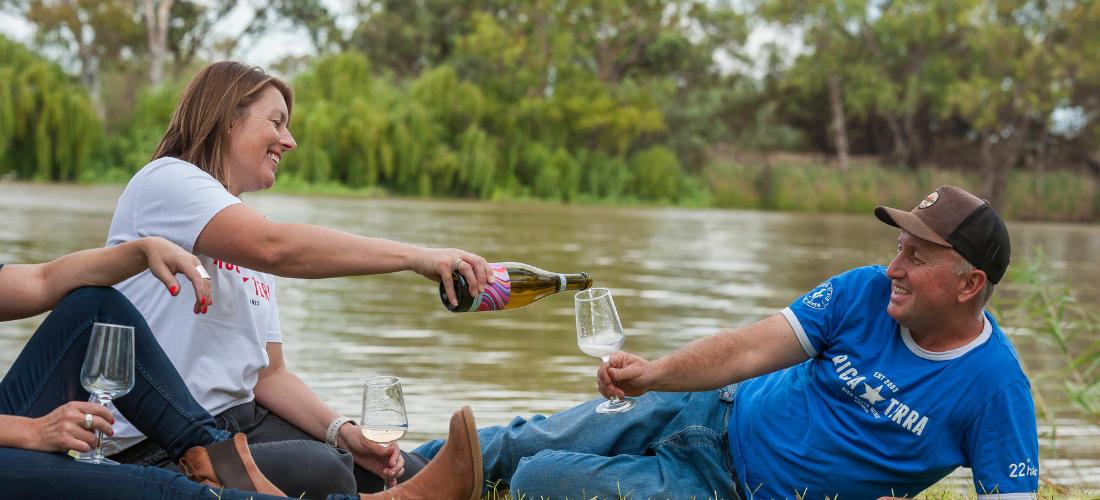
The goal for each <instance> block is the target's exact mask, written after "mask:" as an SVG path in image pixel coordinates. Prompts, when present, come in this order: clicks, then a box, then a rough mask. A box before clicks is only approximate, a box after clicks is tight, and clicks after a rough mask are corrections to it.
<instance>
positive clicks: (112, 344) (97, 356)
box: [76, 323, 134, 465]
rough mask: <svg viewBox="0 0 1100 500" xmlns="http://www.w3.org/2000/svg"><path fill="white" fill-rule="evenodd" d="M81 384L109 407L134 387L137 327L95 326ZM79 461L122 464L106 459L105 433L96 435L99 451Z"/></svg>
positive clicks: (102, 324)
mask: <svg viewBox="0 0 1100 500" xmlns="http://www.w3.org/2000/svg"><path fill="white" fill-rule="evenodd" d="M80 383H81V384H82V385H83V386H84V389H85V390H86V391H88V392H89V393H91V394H92V395H93V396H95V398H96V399H98V400H99V403H100V404H102V405H103V406H107V405H108V404H110V403H111V401H112V400H114V399H115V398H118V397H120V396H123V395H125V394H127V393H129V392H130V390H131V389H133V388H134V327H132V326H123V325H112V324H108V323H94V324H93V325H92V338H91V339H90V340H89V342H88V353H87V354H86V355H85V356H84V366H83V368H81V370H80ZM76 460H77V461H78V462H85V463H90V464H108V465H118V462H115V461H114V460H110V459H107V458H104V457H103V434H102V433H100V432H96V443H95V450H93V451H92V453H91V455H88V456H81V457H80V458H77V459H76Z"/></svg>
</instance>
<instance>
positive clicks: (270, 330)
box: [267, 279, 283, 344]
mask: <svg viewBox="0 0 1100 500" xmlns="http://www.w3.org/2000/svg"><path fill="white" fill-rule="evenodd" d="M268 295H269V297H270V298H271V313H270V314H271V317H270V318H269V319H268V320H267V341H268V342H269V343H270V342H274V343H276V344H282V343H283V326H282V324H280V323H279V303H278V302H276V301H275V280H274V279H272V280H271V290H270V291H269V292H268Z"/></svg>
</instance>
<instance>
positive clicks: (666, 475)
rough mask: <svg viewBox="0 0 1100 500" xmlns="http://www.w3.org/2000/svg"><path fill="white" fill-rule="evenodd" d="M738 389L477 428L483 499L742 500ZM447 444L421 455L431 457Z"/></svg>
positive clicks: (649, 397) (592, 404)
mask: <svg viewBox="0 0 1100 500" xmlns="http://www.w3.org/2000/svg"><path fill="white" fill-rule="evenodd" d="M736 390H737V386H736V385H731V386H727V387H725V388H722V389H720V390H718V391H709V392H692V393H686V392H680V393H670V392H664V393H659V392H651V393H648V394H645V395H643V396H641V397H639V398H636V399H637V400H638V405H637V406H636V407H634V409H632V410H630V411H628V412H626V413H620V414H617V415H600V414H598V413H596V411H595V408H596V405H597V404H599V403H600V402H601V401H603V400H602V399H597V400H594V401H589V402H587V403H584V404H582V405H580V406H577V407H574V408H571V409H569V410H566V411H563V412H561V413H556V414H554V415H551V416H550V417H543V416H541V415H536V416H534V417H532V418H531V420H524V419H522V418H519V417H516V419H515V420H513V421H512V423H510V424H508V425H506V426H499V427H487V428H483V429H479V430H478V439H480V441H481V452H482V460H483V463H484V466H485V479H486V482H487V484H486V487H485V490H484V491H483V493H484V492H487V491H488V489H489V485H490V484H492V483H493V482H496V481H503V482H505V483H507V484H508V485H509V486H510V491H511V494H512V498H547V499H564V498H573V499H576V498H600V499H603V498H623V497H627V495H629V497H630V498H696V499H699V500H703V499H708V498H710V499H721V500H741V499H742V498H743V496H742V495H741V492H740V488H739V486H738V485H737V483H738V481H737V473H736V472H735V471H734V468H733V457H732V456H731V454H730V445H729V438H728V436H727V434H726V426H727V424H728V423H729V418H730V414H731V412H732V410H733V396H734V393H735V392H736ZM442 445H443V440H436V441H431V442H429V443H426V444H424V445H423V446H421V447H420V448H417V449H416V450H415V451H416V452H417V453H420V454H422V455H424V456H426V457H428V458H429V459H431V458H432V457H434V456H435V454H436V453H438V452H439V448H440V447H441V446H442Z"/></svg>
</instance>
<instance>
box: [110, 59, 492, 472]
mask: <svg viewBox="0 0 1100 500" xmlns="http://www.w3.org/2000/svg"><path fill="white" fill-rule="evenodd" d="M293 100H294V95H293V91H292V90H291V89H290V87H289V86H288V85H287V84H286V83H284V82H282V81H280V80H279V79H277V78H275V77H272V76H271V75H268V74H267V73H265V72H263V71H262V70H260V69H259V68H255V67H251V66H247V65H244V64H241V63H237V62H232V61H226V62H220V63H215V64H212V65H210V66H207V67H206V68H204V69H203V70H202V71H200V72H199V73H198V74H197V75H196V76H195V77H194V78H193V79H192V80H191V82H190V83H189V84H188V86H187V88H186V90H184V92H183V94H182V96H181V98H180V102H179V104H178V105H177V107H176V110H175V113H174V114H173V116H172V121H171V123H170V124H169V127H168V131H167V132H166V133H165V135H164V138H163V139H161V142H160V144H159V145H158V146H157V149H156V152H155V153H154V154H153V161H152V162H150V163H149V164H148V165H146V166H145V167H144V168H142V169H141V170H140V171H139V172H138V173H137V174H136V175H135V176H134V177H133V179H131V180H130V183H129V184H128V185H127V186H126V190H125V191H124V192H123V194H122V196H121V197H120V198H119V202H118V208H117V209H116V211H115V215H114V219H113V220H112V222H111V230H110V234H109V235H108V241H107V245H108V246H111V245H117V244H120V243H123V242H126V241H130V240H134V239H137V238H140V237H143V236H161V237H163V238H167V239H168V240H171V241H173V242H175V243H176V244H178V245H179V246H181V247H183V248H184V249H186V250H188V251H191V252H193V253H194V254H196V255H198V256H199V259H200V261H201V262H202V265H203V267H205V268H206V271H207V272H208V273H209V274H210V277H211V286H212V288H213V293H214V296H216V297H218V301H217V302H216V303H214V304H206V305H202V304H200V305H199V306H197V307H198V308H200V309H203V310H207V309H208V310H209V311H210V312H211V313H214V312H215V311H216V312H217V314H205V315H195V314H193V313H194V312H195V309H194V308H193V307H192V306H191V305H189V304H186V303H184V301H183V300H182V299H181V300H175V299H174V298H172V297H165V296H164V294H162V293H161V294H154V293H149V292H150V291H151V290H153V289H154V288H155V287H157V286H159V282H158V281H157V280H156V278H155V277H153V276H152V275H150V274H149V273H148V272H146V273H143V274H140V275H138V276H135V277H134V278H131V279H129V280H127V281H125V282H123V283H120V284H119V285H117V287H116V288H118V290H120V291H121V292H122V293H123V294H125V295H126V296H127V297H128V298H129V299H130V300H131V301H132V302H133V303H134V305H135V306H136V307H137V308H138V310H139V311H140V312H141V313H142V315H144V316H145V318H146V319H147V321H148V323H149V326H150V327H151V329H152V331H153V334H154V335H155V336H156V337H157V340H158V341H159V342H160V343H161V345H162V347H163V348H164V351H165V352H166V353H167V354H168V357H169V358H170V359H171V360H172V363H173V364H174V365H175V366H176V369H177V370H178V371H179V372H180V374H181V375H182V376H183V379H184V380H185V381H186V382H187V386H188V388H189V389H190V390H191V393H192V394H193V395H194V396H195V398H196V399H197V400H198V401H199V403H201V404H202V405H203V407H205V408H206V409H207V410H208V411H210V413H211V414H214V415H215V418H216V419H217V421H218V425H219V426H220V427H225V428H229V429H231V430H233V431H239V432H243V433H245V434H246V435H247V436H248V438H249V440H250V442H253V443H263V442H271V441H288V440H295V439H314V440H319V441H325V442H328V443H329V444H330V445H332V446H333V447H334V448H335V447H337V446H338V447H339V448H343V449H346V450H349V451H350V452H351V454H352V456H353V458H354V462H355V464H356V467H355V476H356V480H357V483H358V487H359V491H360V492H364V491H376V490H378V489H381V488H382V486H383V480H382V479H380V477H382V478H385V480H386V481H387V482H389V483H391V484H395V483H396V482H397V481H396V479H397V478H401V479H402V481H404V480H405V479H407V478H409V477H411V476H412V475H413V474H415V471H416V470H419V468H422V467H423V466H424V465H425V464H426V460H425V459H424V458H423V457H421V456H419V455H415V454H411V455H410V454H406V453H404V452H400V451H399V450H398V448H397V446H396V445H394V446H390V447H388V448H383V447H381V446H379V445H377V444H375V443H373V442H370V441H368V440H367V439H366V438H364V437H363V435H362V433H361V432H360V431H359V429H358V428H357V427H356V426H355V425H345V424H346V423H348V420H347V419H346V418H344V417H341V415H340V414H339V413H337V412H336V411H335V410H333V409H332V408H331V407H329V406H328V405H326V404H325V403H324V402H323V401H322V400H321V399H320V397H318V396H317V394H316V393H314V392H313V390H311V389H310V388H309V387H308V386H306V384H305V383H304V382H302V380H301V379H299V378H298V377H297V376H296V375H294V374H293V373H291V372H290V371H288V370H287V368H286V365H285V364H284V362H283V349H282V332H281V329H280V327H279V316H278V308H277V305H276V294H275V283H274V276H285V277H293V278H328V277H335V276H354V275H368V274H382V273H391V272H396V271H403V270H411V271H414V272H416V273H418V274H420V275H422V276H424V277H426V278H428V279H430V280H433V281H437V282H438V281H439V280H440V277H441V276H447V275H449V274H450V273H451V272H452V270H457V271H459V272H460V273H462V274H463V275H464V276H465V277H466V279H467V281H468V282H469V283H470V293H471V294H477V293H480V291H481V290H483V289H484V287H485V286H486V284H488V283H491V282H492V280H493V278H492V275H493V274H492V272H491V269H490V268H489V265H488V263H487V262H486V261H485V259H484V258H482V257H480V256H477V255H474V254H471V253H468V252H464V251H462V250H457V249H430V248H424V247H419V246H414V245H408V244H404V243H398V242H395V241H390V240H385V239H378V238H367V237H362V236H356V235H352V234H348V233H344V232H341V231H337V230H334V229H329V228H324V227H318V226H313V225H308V224H287V223H277V222H273V221H270V220H267V219H266V218H264V217H263V216H262V215H260V214H259V213H257V212H256V211H255V210H253V209H251V208H249V207H248V206H247V205H245V204H244V203H242V202H241V200H240V198H239V196H240V195H241V194H242V193H246V192H252V191H259V190H263V189H267V188H270V187H271V185H272V184H273V183H274V182H275V171H276V170H277V169H278V165H279V161H280V160H282V158H283V154H285V153H287V152H289V151H292V150H293V149H295V148H296V147H297V145H296V144H295V142H294V138H293V137H292V136H291V134H290V131H289V130H288V129H287V126H288V124H289V122H290V118H291V110H292V107H293ZM443 283H444V285H445V286H446V287H447V292H448V296H449V297H450V298H451V302H452V303H456V299H455V296H454V291H453V290H452V289H451V280H449V279H448V280H443ZM184 286H187V285H186V283H185V284H184ZM185 291H186V290H185ZM181 295H186V294H181ZM119 417H120V416H116V418H117V419H118V420H119V422H120V423H119V424H116V425H115V439H114V440H113V441H112V442H111V443H109V445H110V446H111V448H110V449H109V450H108V452H109V453H112V454H113V455H114V457H115V458H116V459H117V460H120V461H126V462H128V463H137V464H141V465H161V466H166V467H169V465H168V464H167V462H166V461H165V460H164V456H163V453H162V451H161V450H159V448H158V447H157V446H156V445H155V444H152V443H151V442H150V441H148V440H145V441H144V442H142V440H143V436H142V435H141V434H140V433H139V432H137V430H136V429H134V428H132V426H129V425H128V424H127V423H126V422H124V421H123V420H122V419H121V418H119ZM475 437H476V436H475ZM340 453H343V452H340ZM302 458H303V457H302V456H296V457H288V460H301V459H302ZM405 469H408V471H407V472H406V470H405ZM367 471H370V472H373V473H374V474H370V473H368V472H367Z"/></svg>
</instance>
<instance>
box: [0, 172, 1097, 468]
mask: <svg viewBox="0 0 1100 500" xmlns="http://www.w3.org/2000/svg"><path fill="white" fill-rule="evenodd" d="M120 193H121V188H118V187H74V186H53V185H26V184H0V262H7V263H19V262H41V261H45V260H49V259H51V258H54V257H57V256H59V255H62V254H64V253H67V252H71V251H75V250H78V249H81V248H88V247H96V246H100V245H102V244H103V242H104V240H105V238H106V234H107V228H108V226H109V224H110V217H111V212H112V211H113V209H114V205H115V201H116V200H117V197H118V195H119V194H120ZM246 201H247V202H248V203H249V204H250V205H251V206H253V207H254V208H256V209H257V210H258V211H259V212H261V213H263V214H265V215H266V216H267V217H268V218H270V219H272V220H277V221H282V222H305V223H312V224H320V225H325V226H329V227H335V228H338V229H342V230H345V231H349V232H352V233H356V234H361V235H369V236H378V237H383V238H391V239H396V240H400V241H406V242H410V243H416V244H422V245H429V246H454V247H461V248H464V249H467V250H470V251H473V252H477V253H480V254H482V255H484V256H486V257H487V258H489V259H490V260H515V261H521V262H527V263H530V264H533V265H536V266H538V267H542V268H544V269H549V270H554V271H560V272H578V271H586V272H588V273H591V274H592V275H593V277H594V278H595V281H596V283H597V284H598V286H605V287H609V288H611V289H612V290H613V292H614V294H615V297H616V305H617V306H618V309H619V313H620V315H621V317H622V320H623V323H624V326H625V327H626V330H627V340H626V345H625V349H626V350H628V351H631V352H634V353H637V354H639V355H642V356H646V357H650V358H652V357H656V356H660V355H662V354H665V353H667V352H669V351H671V350H673V349H676V348H677V347H679V346H681V345H683V344H684V343H685V342H688V341H690V340H692V339H695V338H699V337H701V336H705V335H709V334H711V333H714V332H715V331H717V330H719V329H722V328H729V327H735V326H738V325H744V324H747V323H750V322H752V321H756V320H759V319H762V318H764V317H767V316H769V315H772V314H774V313H775V312H777V311H778V310H780V309H782V308H783V307H785V306H786V305H788V304H789V303H790V302H792V301H793V300H794V299H795V298H797V297H798V296H800V295H801V294H802V293H804V292H806V291H807V290H810V289H811V288H813V287H814V286H816V285H817V284H819V283H820V282H822V281H824V280H825V279H828V278H829V277H831V276H833V275H835V274H838V273H840V272H843V271H846V270H848V269H851V268H853V267H856V266H861V265H867V264H873V263H879V264H886V263H887V262H888V261H889V259H890V258H891V257H892V255H893V253H894V251H895V248H896V241H895V240H896V238H897V231H896V230H894V229H892V228H889V227H887V226H885V225H883V224H882V223H880V222H878V221H877V220H876V219H875V218H874V217H872V216H870V214H868V215H866V216H851V215H812V214H786V213H762V212H742V211H728V210H687V209H675V208H622V207H578V206H561V205H554V204H520V205H509V204H493V203H480V202H462V201H420V200H361V199H341V198H310V197H295V196H285V195H275V194H263V193H261V194H250V195H247V196H246ZM1009 229H1010V232H1011V233H1012V237H1013V242H1014V245H1015V248H1016V249H1017V252H1016V255H1024V254H1030V253H1032V252H1033V249H1034V248H1035V247H1036V246H1037V245H1041V246H1042V247H1043V248H1044V250H1045V252H1046V254H1047V255H1048V257H1049V258H1050V260H1051V261H1052V264H1053V265H1054V266H1055V267H1056V268H1058V269H1062V270H1064V271H1065V272H1066V273H1067V275H1069V276H1073V277H1074V283H1075V285H1074V286H1075V288H1076V289H1077V290H1078V292H1079V297H1080V298H1081V299H1082V300H1084V301H1085V302H1086V303H1089V304H1100V227H1097V226H1083V225H1056V224H1023V223H1016V224H1010V225H1009ZM277 293H278V297H279V304H280V306H281V320H282V326H283V329H284V339H285V342H286V345H285V348H284V354H285V356H286V360H287V364H288V365H289V366H290V368H291V369H292V370H293V371H294V372H295V373H297V374H298V375H300V376H301V377H302V378H303V379H304V380H305V381H306V382H307V383H308V384H309V385H310V386H312V387H313V388H315V389H316V390H317V392H319V393H320V394H321V396H322V397H323V398H324V399H325V400H326V401H327V402H329V403H330V404H332V405H333V406H334V407H336V409H337V410H339V411H341V412H344V413H346V414H348V415H354V414H355V413H356V412H358V411H359V404H360V397H361V389H360V385H359V384H360V382H361V381H362V379H364V378H366V377H368V376H371V375H378V374H388V375H396V376H398V377H401V378H402V380H403V383H402V385H403V388H404V391H405V395H406V403H407V405H408V411H409V420H410V422H409V423H410V433H409V435H408V436H407V437H406V438H405V439H404V440H403V441H402V445H403V447H404V448H406V449H411V448H412V447H413V446H414V445H415V444H417V443H420V442H423V441H425V440H427V439H431V438H435V437H441V436H443V435H445V434H446V423H447V417H448V415H449V414H450V413H451V412H453V411H454V410H455V409H457V408H458V407H460V406H461V405H463V404H471V405H472V406H473V408H474V410H475V413H476V415H477V418H478V423H479V424H481V425H491V424H503V423H507V422H508V421H509V420H511V418H512V417H513V416H515V415H523V416H529V415H531V414H533V413H552V412H555V411H559V410H562V409H565V408H568V407H570V406H573V405H576V404H578V403H581V402H583V401H585V400H587V399H590V398H593V397H596V396H598V394H597V392H596V391H595V381H594V377H593V375H594V373H595V371H596V367H597V365H598V361H597V360H595V359H593V358H590V357H588V356H585V355H584V354H583V353H581V352H580V350H579V349H577V346H576V336H575V335H576V333H575V330H574V323H573V304H572V299H571V297H569V296H567V295H562V296H555V297H550V298H547V299H545V300H543V301H541V302H539V303H538V304H536V305H534V306H531V307H528V308H525V309H521V310H517V311H507V312H498V313H478V314H453V313H450V312H448V311H447V310H446V309H444V308H443V306H442V305H441V304H440V303H439V299H438V295H437V293H436V287H435V285H434V284H433V283H430V282H428V281H426V280H424V279H423V278H421V277H419V276H415V275H413V274H412V273H401V274H395V275H387V276H374V277H355V278H340V279H330V280H316V281H307V280H293V279H280V280H279V282H278V289H277ZM40 321H41V318H35V319H31V320H25V321H20V322H13V323H5V324H2V325H0V371H6V370H7V367H8V366H10V364H11V363H12V361H13V360H14V358H15V356H16V355H17V354H18V351H19V349H21V347H22V345H23V343H24V342H25V341H26V339H27V338H28V337H29V336H30V334H31V333H32V332H33V330H34V328H35V327H36V326H37V324H38V323H39V322H40ZM1014 342H1015V343H1016V346H1017V349H1018V350H1019V352H1020V353H1021V354H1022V355H1023V357H1024V358H1025V362H1026V364H1027V365H1028V366H1029V367H1030V368H1031V369H1032V370H1041V369H1042V368H1043V367H1048V366H1053V363H1054V362H1055V360H1054V359H1053V358H1052V351H1051V350H1050V349H1049V348H1048V347H1046V346H1044V345H1042V344H1039V343H1037V342H1035V340H1034V339H1032V338H1028V337H1026V336H1016V337H1014ZM1047 403H1048V404H1051V405H1053V406H1054V407H1056V408H1059V411H1058V413H1057V416H1058V420H1056V421H1055V423H1056V425H1057V428H1056V430H1057V439H1055V440H1053V441H1052V440H1051V439H1050V437H1049V436H1050V435H1052V434H1053V430H1054V429H1053V428H1051V427H1050V426H1048V425H1043V426H1042V427H1041V429H1040V431H1041V432H1043V433H1044V434H1045V435H1046V436H1047V437H1044V438H1043V441H1042V446H1043V448H1044V457H1049V458H1048V459H1047V460H1045V461H1044V464H1043V465H1044V475H1046V476H1047V477H1051V476H1052V475H1053V476H1055V477H1057V476H1060V477H1062V478H1064V479H1066V480H1067V481H1068V480H1076V481H1083V482H1086V483H1092V484H1096V483H1100V450H1098V449H1097V445H1096V443H1097V442H1098V441H1100V439H1098V438H1100V431H1098V430H1097V429H1096V428H1095V427H1091V426H1089V425H1086V424H1084V423H1083V422H1082V421H1081V420H1080V419H1079V418H1077V416H1076V415H1075V414H1074V413H1073V412H1072V411H1070V410H1069V409H1068V405H1067V403H1066V401H1065V400H1064V398H1060V396H1059V395H1058V394H1057V393H1056V392H1054V393H1052V395H1051V396H1050V398H1049V399H1048V400H1047ZM963 474H965V472H963Z"/></svg>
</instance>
